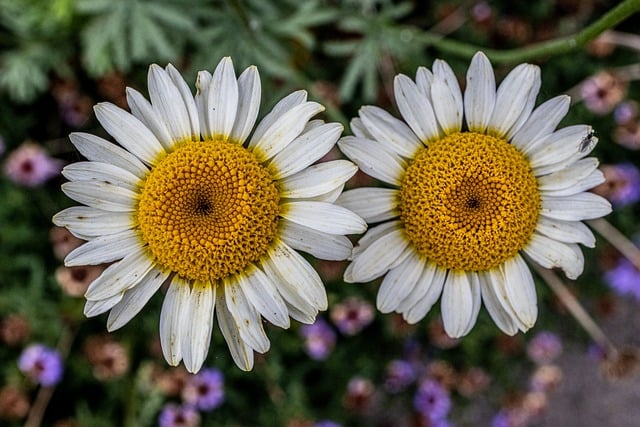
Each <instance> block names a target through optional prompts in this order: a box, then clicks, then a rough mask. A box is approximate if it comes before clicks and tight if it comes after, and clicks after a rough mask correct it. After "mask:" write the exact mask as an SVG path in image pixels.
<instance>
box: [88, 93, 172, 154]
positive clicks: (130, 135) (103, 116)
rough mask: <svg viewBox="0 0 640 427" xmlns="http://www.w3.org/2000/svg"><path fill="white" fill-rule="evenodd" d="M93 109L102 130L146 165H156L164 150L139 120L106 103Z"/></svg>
mask: <svg viewBox="0 0 640 427" xmlns="http://www.w3.org/2000/svg"><path fill="white" fill-rule="evenodd" d="M93 109H94V111H95V113H96V117H97V119H98V121H99V122H100V124H101V125H102V127H103V128H104V130H106V131H107V133H109V135H111V136H113V138H114V139H115V140H116V141H118V144H120V145H122V146H123V147H124V148H125V149H126V150H127V151H129V152H130V153H132V154H134V155H135V156H136V157H138V158H139V159H140V160H142V161H143V162H145V163H146V164H149V165H155V164H156V162H157V161H158V159H159V157H160V154H162V153H163V152H164V148H163V147H162V144H160V142H159V141H158V139H157V138H156V137H155V135H154V134H153V133H151V131H150V130H149V128H147V127H146V126H145V125H144V124H143V123H142V122H141V121H140V120H138V119H137V118H136V117H135V116H134V115H132V114H130V113H127V112H126V111H125V110H123V109H122V108H119V107H116V106H115V105H113V104H110V103H108V102H101V103H100V104H98V105H96V106H95V107H94V108H93ZM103 161H104V160H103Z"/></svg>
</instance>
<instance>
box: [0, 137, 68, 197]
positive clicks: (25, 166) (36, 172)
mask: <svg viewBox="0 0 640 427" xmlns="http://www.w3.org/2000/svg"><path fill="white" fill-rule="evenodd" d="M61 169H62V162H61V161H60V160H58V159H54V158H53V157H50V156H49V155H48V154H47V152H46V151H45V150H44V149H43V148H42V147H40V146H39V145H37V144H34V143H32V142H25V143H24V144H22V145H21V146H19V147H18V148H16V149H15V150H14V151H12V152H11V153H9V156H8V157H7V160H6V162H5V164H4V174H5V175H6V176H7V177H8V178H9V179H10V180H12V181H13V182H15V183H16V184H19V185H23V186H25V187H38V186H40V185H42V184H44V183H45V182H47V181H48V180H50V179H51V178H53V177H54V176H57V175H58V174H59V173H60V170H61Z"/></svg>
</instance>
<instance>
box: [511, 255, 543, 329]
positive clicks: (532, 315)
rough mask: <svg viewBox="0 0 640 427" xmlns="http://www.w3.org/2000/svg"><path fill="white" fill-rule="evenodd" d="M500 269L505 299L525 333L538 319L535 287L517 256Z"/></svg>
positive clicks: (529, 272)
mask: <svg viewBox="0 0 640 427" xmlns="http://www.w3.org/2000/svg"><path fill="white" fill-rule="evenodd" d="M502 269H503V274H504V277H505V278H506V286H505V290H506V294H507V295H506V297H507V299H508V300H509V304H510V305H511V307H512V308H513V311H514V314H515V315H516V316H517V317H518V319H519V320H520V322H521V323H522V325H524V327H525V328H526V329H524V330H523V332H525V331H526V330H527V329H529V328H531V327H533V325H534V324H535V323H536V319H537V317H538V303H537V297H536V286H535V283H534V282H533V277H532V276H531V271H529V267H527V264H526V263H525V262H524V260H523V259H522V257H521V256H520V255H518V254H516V256H514V257H513V258H511V259H508V260H507V261H505V262H504V264H503V265H502Z"/></svg>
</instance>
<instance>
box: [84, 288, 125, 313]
mask: <svg viewBox="0 0 640 427" xmlns="http://www.w3.org/2000/svg"><path fill="white" fill-rule="evenodd" d="M122 295H123V293H119V294H117V295H114V296H112V297H109V298H105V299H101V300H97V301H89V300H87V302H86V303H85V304H84V315H85V316H87V317H95V316H98V315H100V314H102V313H106V312H107V311H109V310H111V309H112V308H113V307H114V306H115V305H116V304H118V303H119V302H120V301H121V300H122Z"/></svg>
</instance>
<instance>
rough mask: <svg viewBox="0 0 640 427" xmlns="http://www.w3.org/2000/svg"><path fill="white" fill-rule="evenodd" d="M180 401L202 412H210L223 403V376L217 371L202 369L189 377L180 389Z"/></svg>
mask: <svg viewBox="0 0 640 427" xmlns="http://www.w3.org/2000/svg"><path fill="white" fill-rule="evenodd" d="M182 400H183V401H184V402H185V404H187V405H191V406H193V407H196V408H198V409H200V410H202V411H211V410H213V409H215V408H217V407H218V406H220V405H222V403H223V402H224V376H223V375H222V372H220V371H219V370H217V369H203V370H202V371H200V372H198V373H197V374H196V375H193V376H191V377H190V378H189V379H188V380H187V383H186V384H185V386H184V388H183V389H182Z"/></svg>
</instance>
